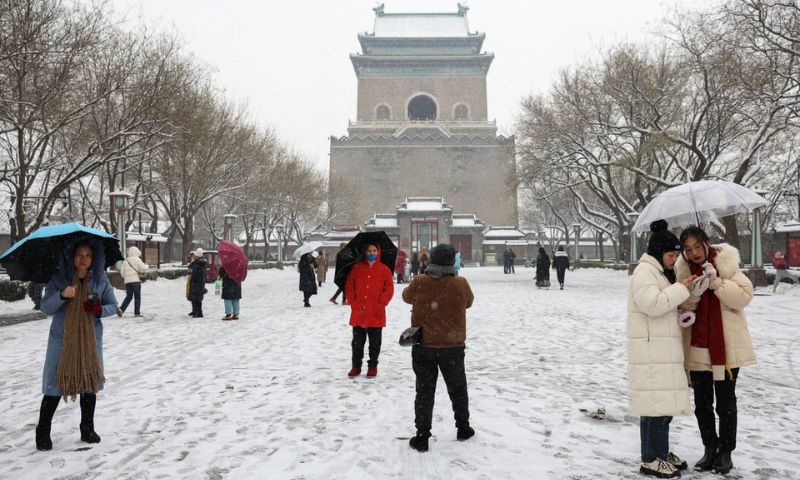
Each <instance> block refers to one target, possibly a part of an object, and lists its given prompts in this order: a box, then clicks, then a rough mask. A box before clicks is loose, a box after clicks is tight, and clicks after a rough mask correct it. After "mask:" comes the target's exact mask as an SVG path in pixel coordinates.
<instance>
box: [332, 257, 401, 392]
mask: <svg viewBox="0 0 800 480" xmlns="http://www.w3.org/2000/svg"><path fill="white" fill-rule="evenodd" d="M380 258H381V249H380V247H379V246H378V245H373V244H368V245H366V246H365V248H364V257H363V259H362V260H361V261H359V262H358V263H356V264H355V265H353V268H352V269H351V270H350V273H349V274H348V275H347V280H346V281H345V286H344V290H345V292H346V293H347V298H348V299H350V300H349V301H350V326H352V327H353V341H352V342H351V347H352V349H353V357H352V360H353V361H352V368H351V369H350V371H349V372H348V373H347V376H348V377H355V376H358V375H360V374H361V365H362V361H363V359H364V345H365V344H366V342H367V337H369V360H368V361H367V366H368V368H367V377H368V378H373V377H375V376H376V375H377V374H378V356H379V355H380V353H381V336H382V332H383V327H385V326H386V306H387V305H389V302H391V301H392V296H393V295H394V279H393V278H392V271H391V270H389V267H387V266H386V265H384V264H383V263H381V261H380Z"/></svg>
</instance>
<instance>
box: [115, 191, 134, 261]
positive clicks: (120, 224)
mask: <svg viewBox="0 0 800 480" xmlns="http://www.w3.org/2000/svg"><path fill="white" fill-rule="evenodd" d="M109 196H110V197H111V205H113V206H114V210H116V211H117V236H118V238H119V248H120V250H121V251H122V255H123V256H124V255H125V251H126V250H127V249H126V246H125V212H127V211H128V208H129V206H130V205H129V204H130V201H131V197H132V195H131V194H130V193H128V192H126V191H124V190H121V191H119V192H111V193H110V194H109Z"/></svg>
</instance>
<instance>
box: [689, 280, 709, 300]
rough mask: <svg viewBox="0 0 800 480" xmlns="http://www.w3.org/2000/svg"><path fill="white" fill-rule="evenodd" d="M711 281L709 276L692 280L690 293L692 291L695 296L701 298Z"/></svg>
mask: <svg viewBox="0 0 800 480" xmlns="http://www.w3.org/2000/svg"><path fill="white" fill-rule="evenodd" d="M709 283H710V282H709V280H708V277H706V276H702V277H697V278H696V279H695V280H694V281H693V282H692V288H690V289H689V293H691V295H692V296H693V297H697V298H700V297H701V296H702V295H703V292H705V291H706V290H707V289H708V285H709Z"/></svg>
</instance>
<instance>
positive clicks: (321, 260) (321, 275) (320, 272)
mask: <svg viewBox="0 0 800 480" xmlns="http://www.w3.org/2000/svg"><path fill="white" fill-rule="evenodd" d="M315 265H316V270H317V283H318V284H319V286H320V287H321V286H322V284H323V283H325V278H326V277H327V276H328V256H327V255H325V252H324V251H323V250H320V252H319V255H317V259H316V262H315Z"/></svg>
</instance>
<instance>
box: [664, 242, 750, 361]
mask: <svg viewBox="0 0 800 480" xmlns="http://www.w3.org/2000/svg"><path fill="white" fill-rule="evenodd" d="M711 248H714V249H716V250H717V259H716V267H717V273H718V275H719V278H720V280H722V283H721V284H720V286H719V287H718V288H716V289H715V290H714V294H715V295H716V296H717V298H719V303H720V304H721V305H722V330H723V332H724V333H725V355H726V356H727V362H726V365H727V366H728V367H730V368H738V367H744V366H747V365H753V364H754V363H756V353H755V350H754V349H753V340H752V339H751V338H750V331H749V330H748V329H747V319H746V318H745V316H744V307H746V306H747V305H748V304H749V303H750V300H752V299H753V284H752V283H751V282H750V279H748V278H747V277H746V276H745V275H744V273H742V270H741V269H740V268H739V250H737V249H736V248H735V247H732V246H730V245H728V244H727V243H722V244H719V245H711ZM675 273H676V275H677V277H678V279H679V280H680V279H682V278H686V277H688V276H689V275H691V272H690V271H689V265H688V264H687V263H686V261H685V260H684V259H683V257H680V258H678V263H676V264H675ZM681 307H682V308H686V309H689V310H692V309H694V308H695V307H696V304H695V303H694V302H687V303H686V304H684V305H682V306H681ZM691 334H692V329H691V328H687V329H685V330H684V339H683V340H684V352H685V358H686V369H687V370H694V371H708V372H710V371H711V356H710V355H709V353H708V349H706V348H697V347H692V346H691Z"/></svg>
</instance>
